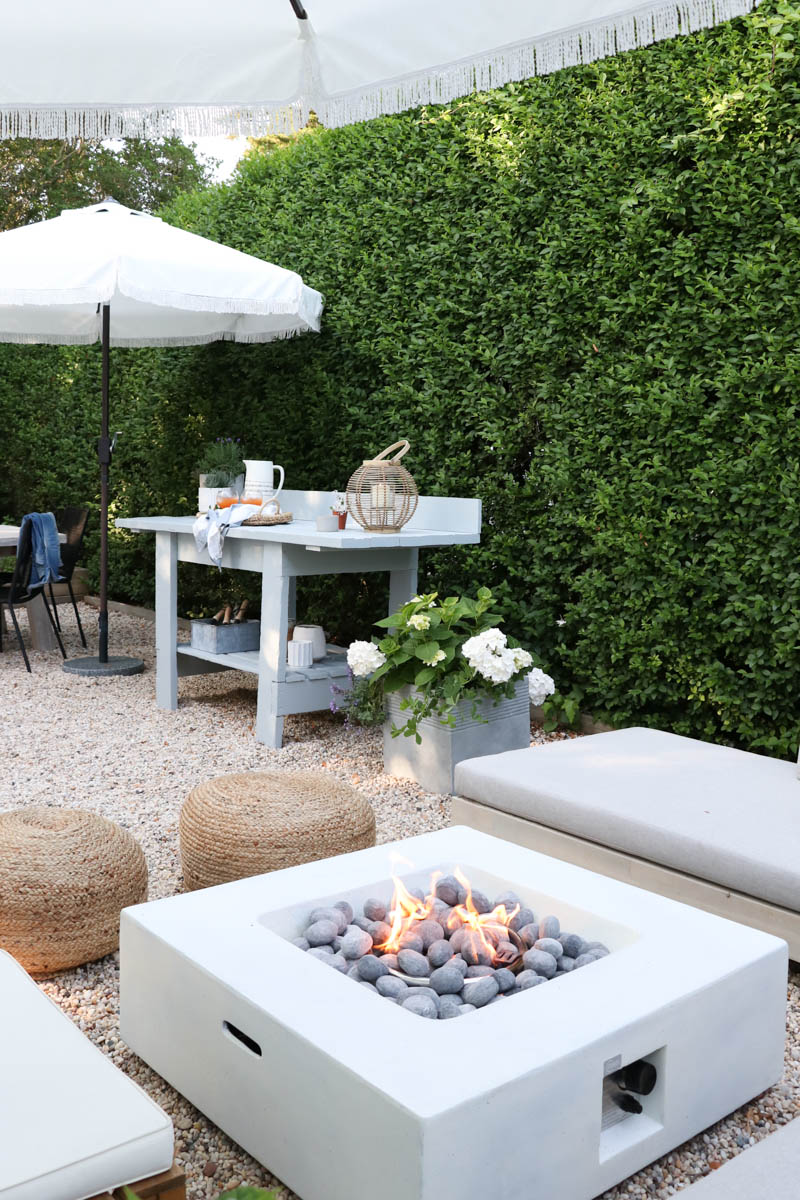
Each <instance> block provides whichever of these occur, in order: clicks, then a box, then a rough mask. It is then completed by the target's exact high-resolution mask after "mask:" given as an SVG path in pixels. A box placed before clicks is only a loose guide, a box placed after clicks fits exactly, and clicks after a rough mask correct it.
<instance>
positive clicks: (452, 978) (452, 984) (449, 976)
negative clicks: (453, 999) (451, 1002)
mask: <svg viewBox="0 0 800 1200" xmlns="http://www.w3.org/2000/svg"><path fill="white" fill-rule="evenodd" d="M463 986H464V976H463V975H462V974H461V972H460V971H459V970H458V968H457V967H448V966H444V967H437V968H436V970H435V971H434V972H433V974H432V975H431V987H432V988H433V990H434V991H435V992H438V994H439V995H440V996H446V995H448V994H454V993H455V992H460V991H461V989H462V988H463Z"/></svg>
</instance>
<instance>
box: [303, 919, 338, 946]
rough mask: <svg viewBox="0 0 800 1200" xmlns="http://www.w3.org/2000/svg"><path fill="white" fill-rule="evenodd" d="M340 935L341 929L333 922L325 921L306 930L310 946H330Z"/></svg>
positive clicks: (317, 922)
mask: <svg viewBox="0 0 800 1200" xmlns="http://www.w3.org/2000/svg"><path fill="white" fill-rule="evenodd" d="M338 934H339V927H338V926H337V925H336V924H335V923H334V922H333V921H328V920H325V919H323V920H322V921H314V923H313V924H312V925H309V927H308V929H307V930H306V939H307V941H308V944H309V946H330V944H331V942H332V941H333V939H334V938H335V937H337V936H338Z"/></svg>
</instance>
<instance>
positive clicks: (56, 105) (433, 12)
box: [0, 0, 758, 138]
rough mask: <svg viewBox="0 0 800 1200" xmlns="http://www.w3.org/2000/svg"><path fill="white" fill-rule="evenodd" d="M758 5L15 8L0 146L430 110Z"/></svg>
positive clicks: (521, 2) (1, 66) (618, 1)
mask: <svg viewBox="0 0 800 1200" xmlns="http://www.w3.org/2000/svg"><path fill="white" fill-rule="evenodd" d="M757 3H758V0H560V2H559V3H547V2H545V0H500V3H497V2H496V0H230V2H229V3H226V4H220V3H219V0H137V3H136V4H123V3H120V2H117V3H107V4H97V2H96V0H70V2H69V3H64V0H28V3H26V4H8V5H7V6H6V8H7V9H8V11H7V12H4V14H3V33H2V38H1V39H0V136H2V137H47V138H53V137H56V138H63V137H75V136H83V137H95V138H96V137H109V136H113V135H116V136H121V137H150V138H154V137H161V136H164V135H167V134H174V133H188V134H193V135H207V134H221V133H239V134H243V133H247V134H253V133H254V134H258V133H268V132H272V131H276V130H277V131H280V132H287V131H289V130H291V129H294V128H298V127H301V126H302V125H304V124H305V123H306V121H307V120H308V114H309V112H310V111H311V110H312V109H313V110H314V111H315V112H316V114H317V116H318V117H319V119H320V120H321V121H322V123H323V125H328V126H337V125H344V124H349V123H351V122H353V121H363V120H367V119H368V118H370V117H374V116H377V115H379V114H381V113H395V112H401V111H402V110H404V109H407V108H411V107H414V106H416V105H418V104H423V103H434V104H435V103H442V102H446V101H450V100H453V99H455V98H456V97H458V96H463V95H466V94H467V93H469V92H471V91H474V90H484V89H486V88H492V87H499V86H500V85H501V84H503V83H507V82H508V81H509V80H513V79H526V78H529V77H530V76H533V75H544V74H548V73H549V72H551V71H555V70H558V69H559V68H560V67H564V66H570V65H574V64H577V63H581V62H590V61H592V60H594V59H598V58H604V57H606V56H607V55H610V54H615V53H617V52H618V51H621V50H629V49H632V48H633V47H635V46H644V45H647V44H649V43H650V42H654V41H658V40H659V39H662V38H668V37H673V36H675V35H676V34H678V33H687V32H690V31H693V30H696V29H700V28H702V27H704V26H708V25H713V24H715V23H717V22H718V21H722V20H726V19H728V18H730V17H735V16H741V15H742V14H743V13H745V12H748V11H749V10H750V9H752V8H754V7H755V5H756V4H757Z"/></svg>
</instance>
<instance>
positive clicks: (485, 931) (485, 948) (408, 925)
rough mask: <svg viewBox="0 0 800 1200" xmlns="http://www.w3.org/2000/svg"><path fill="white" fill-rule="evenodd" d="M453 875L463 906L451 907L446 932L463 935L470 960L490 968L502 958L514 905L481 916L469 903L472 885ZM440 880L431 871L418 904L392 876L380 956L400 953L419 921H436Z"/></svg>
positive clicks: (457, 873) (459, 872) (459, 873)
mask: <svg viewBox="0 0 800 1200" xmlns="http://www.w3.org/2000/svg"><path fill="white" fill-rule="evenodd" d="M453 875H454V876H455V878H456V879H457V880H458V882H459V883H460V884H461V886H462V888H463V889H464V891H465V892H466V896H465V898H464V901H463V903H459V904H456V905H454V906H453V907H452V908H451V910H450V912H449V914H448V916H447V928H448V931H449V932H450V933H451V934H452V933H455V931H456V930H457V929H464V930H466V931H467V934H466V936H465V941H468V942H469V944H470V947H471V954H470V957H474V958H475V960H476V961H479V960H483V959H485V960H486V963H487V964H489V965H492V964H494V963H496V962H501V961H502V960H503V954H502V953H501V954H498V946H500V945H501V944H502V943H507V942H508V941H509V936H510V935H509V925H510V924H511V922H512V921H513V920H514V917H515V916H516V915H517V913H518V912H519V908H520V906H519V905H518V904H516V905H515V906H514V907H513V908H512V909H511V910H510V911H509V910H508V909H506V906H505V905H504V904H498V905H497V907H496V908H494V909H492V911H491V912H487V913H481V912H478V910H477V908H476V907H475V904H474V902H473V899H472V885H471V883H470V882H469V880H468V879H467V877H466V876H465V875H464V873H463V871H462V870H461V869H460V868H459V867H456V869H455V870H454V871H453ZM441 878H442V872H441V871H434V873H433V875H432V876H431V881H430V884H429V886H428V890H427V892H426V893H425V899H424V900H419V899H418V898H417V897H416V896H412V894H411V892H410V891H409V890H408V888H407V887H406V886H405V884H404V883H403V881H402V879H400V878H399V876H397V875H393V876H392V879H393V882H394V895H393V897H392V904H391V908H390V910H389V913H388V918H387V919H389V920H391V932H390V934H389V936H388V937H387V938H386V940H385V941H384V942H382V943H381V944H379V945H378V946H376V949H377V950H379V951H380V952H381V953H383V954H387V953H397V951H398V950H400V949H402V944H403V939H404V937H405V936H406V935H407V934H409V933H410V934H413V933H414V930H415V928H416V926H418V925H419V924H420V923H421V922H422V921H429V920H439V917H438V915H437V912H436V907H435V905H436V901H437V896H436V884H437V881H438V880H439V879H441Z"/></svg>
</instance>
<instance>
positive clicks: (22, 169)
mask: <svg viewBox="0 0 800 1200" xmlns="http://www.w3.org/2000/svg"><path fill="white" fill-rule="evenodd" d="M209 171H210V166H209V164H207V163H206V162H202V161H198V159H197V157H196V154H195V148H194V147H193V146H187V145H185V144H184V143H183V142H182V141H181V140H180V138H163V139H161V140H160V141H155V142H145V141H140V140H138V139H128V140H126V141H115V142H94V141H87V140H85V139H82V138H76V139H75V140H74V141H69V142H67V141H55V140H53V141H49V140H41V141H40V140H37V139H35V138H18V139H16V140H12V141H6V142H4V141H0V229H14V228H15V227H16V226H17V225H27V224H28V223H29V222H31V221H41V220H44V219H45V218H46V217H56V216H58V214H59V213H60V212H61V210H62V209H64V208H80V207H81V206H83V205H86V204H95V203H97V202H98V201H100V200H104V199H105V197H106V196H113V197H114V199H115V200H118V201H119V203H120V204H126V205H127V206H128V207H129V208H139V209H144V210H145V211H146V212H153V211H154V210H155V209H157V208H160V207H161V206H162V205H164V204H166V203H167V202H168V201H169V200H171V199H172V198H173V197H174V196H175V195H176V194H177V193H178V192H180V191H188V190H190V189H193V188H201V187H204V186H205V185H207V184H208V182H209Z"/></svg>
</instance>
